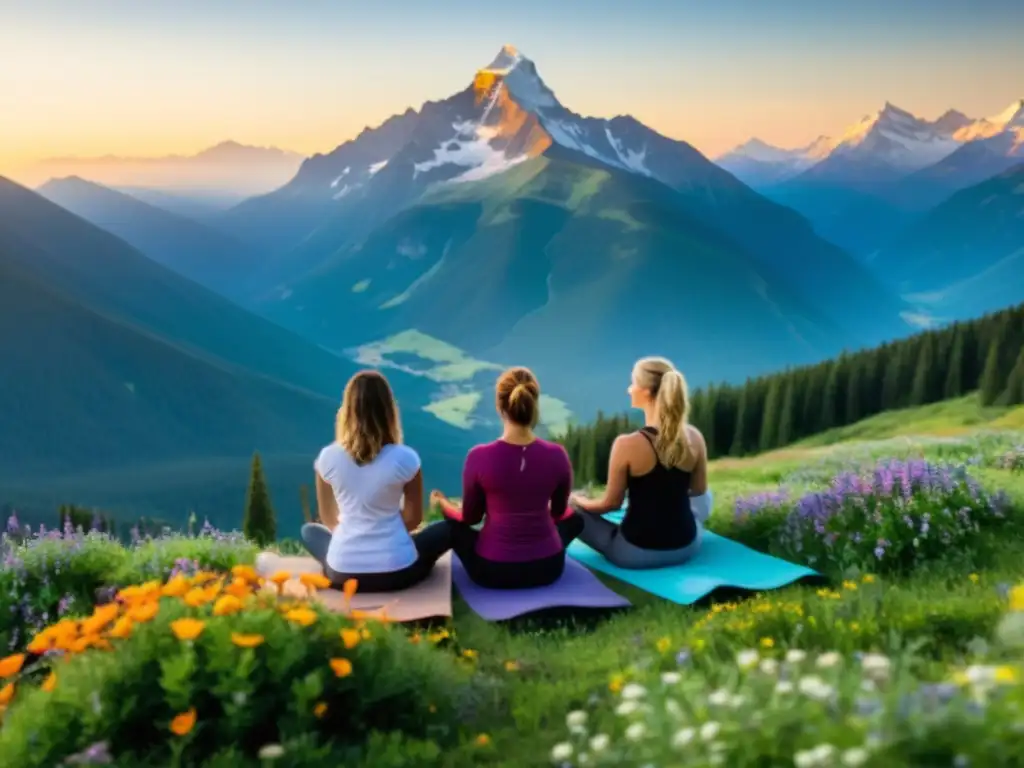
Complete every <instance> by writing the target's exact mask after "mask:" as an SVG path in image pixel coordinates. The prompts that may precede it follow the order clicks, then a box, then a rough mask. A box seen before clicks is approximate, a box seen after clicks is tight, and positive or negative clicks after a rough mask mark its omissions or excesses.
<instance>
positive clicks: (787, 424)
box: [775, 374, 797, 447]
mask: <svg viewBox="0 0 1024 768" xmlns="http://www.w3.org/2000/svg"><path fill="white" fill-rule="evenodd" d="M796 387H797V377H796V375H795V374H790V375H789V376H787V377H786V388H785V390H784V391H783V393H782V409H781V410H780V411H779V426H778V432H777V433H776V440H775V443H776V445H778V446H780V447H781V446H785V445H789V444H790V443H791V442H793V436H794V433H795V431H796V430H795V424H794V419H795V417H796Z"/></svg>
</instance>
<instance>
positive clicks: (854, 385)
mask: <svg viewBox="0 0 1024 768" xmlns="http://www.w3.org/2000/svg"><path fill="white" fill-rule="evenodd" d="M863 371H864V368H863V364H862V363H861V362H860V361H859V360H854V361H853V365H852V367H851V370H850V380H849V381H848V382H847V385H846V402H845V403H844V409H843V423H844V424H853V423H855V422H857V421H860V420H861V419H862V418H863V416H864V413H863V411H862V409H861V394H862V389H863V387H864V379H863V376H864V373H863Z"/></svg>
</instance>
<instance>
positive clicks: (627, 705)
mask: <svg viewBox="0 0 1024 768" xmlns="http://www.w3.org/2000/svg"><path fill="white" fill-rule="evenodd" d="M638 709H640V702H638V701H634V700H632V699H628V700H626V701H623V702H621V703H620V704H619V705H618V706H617V707H616V708H615V714H616V715H619V717H628V716H629V715H632V714H633V713H634V712H636V711H637V710H638Z"/></svg>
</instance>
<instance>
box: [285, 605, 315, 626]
mask: <svg viewBox="0 0 1024 768" xmlns="http://www.w3.org/2000/svg"><path fill="white" fill-rule="evenodd" d="M284 617H285V618H286V619H288V621H290V622H293V623H294V624H299V625H301V626H303V627H308V626H309V625H310V624H312V623H313V622H315V621H316V611H313V610H311V609H309V608H292V609H291V610H290V611H288V613H286V614H285V615H284Z"/></svg>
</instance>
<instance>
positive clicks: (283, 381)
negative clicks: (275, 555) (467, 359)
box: [0, 179, 476, 524]
mask: <svg viewBox="0 0 1024 768" xmlns="http://www.w3.org/2000/svg"><path fill="white" fill-rule="evenodd" d="M0 359H2V360H3V361H4V365H3V366H2V371H0V394H2V396H3V398H4V402H5V404H6V407H5V408H4V409H3V412H2V416H0V497H4V498H5V502H14V503H15V504H17V503H19V501H20V500H22V499H21V496H20V495H19V494H20V493H22V491H24V492H28V491H31V490H32V489H33V488H34V489H35V490H36V491H38V490H39V489H40V488H41V487H43V486H49V485H51V483H52V484H54V485H59V484H63V485H62V487H64V488H65V492H66V493H67V494H70V496H68V498H79V496H78V495H77V494H78V493H82V495H83V498H82V502H83V503H98V504H103V505H106V506H108V508H116V507H117V505H118V503H119V502H123V501H124V500H123V499H122V498H121V497H119V487H120V486H121V485H124V486H130V484H131V479H132V477H134V476H135V475H137V474H138V475H145V474H146V473H152V472H157V471H158V470H159V468H160V467H168V466H170V467H179V469H178V470H175V471H174V472H173V473H167V474H170V475H171V476H172V482H173V483H175V484H176V485H177V487H178V493H177V494H176V495H175V496H174V503H175V504H178V505H180V506H177V507H176V508H173V509H167V508H165V509H164V510H162V511H163V512H164V513H166V515H168V516H170V515H173V516H175V517H180V516H181V515H183V514H184V512H185V511H186V510H185V505H186V504H187V505H190V506H192V507H194V508H196V510H197V512H199V513H201V514H209V515H210V517H211V519H222V520H223V519H226V520H230V521H231V524H237V512H236V510H221V509H217V508H215V507H214V505H213V504H212V503H211V501H210V498H209V496H208V495H206V493H207V492H206V485H207V482H208V480H209V478H207V477H204V478H203V481H202V482H191V479H190V478H189V476H188V475H187V474H185V473H184V471H183V470H181V469H180V467H181V466H184V465H189V464H192V465H196V464H202V463H203V461H204V460H205V461H211V462H223V461H225V460H226V459H232V458H234V459H236V460H237V462H236V463H237V465H238V473H237V476H234V477H232V478H230V479H226V478H219V483H220V484H221V485H227V486H229V487H231V488H233V493H234V494H235V497H236V498H237V499H238V503H239V504H240V503H241V498H242V495H243V494H244V487H245V483H246V480H247V478H246V474H245V463H246V462H247V460H248V457H249V456H250V455H251V453H252V451H254V450H262V451H263V452H264V453H266V454H274V455H298V456H300V457H303V458H302V461H301V462H299V463H298V464H295V463H294V462H293V463H291V464H289V465H288V468H289V472H286V473H284V474H282V473H281V471H280V470H281V465H280V464H279V463H276V462H275V459H274V458H273V456H271V457H270V458H269V459H268V462H267V463H268V466H269V469H270V471H271V472H273V473H276V475H275V476H276V477H277V478H278V479H279V480H280V481H281V482H282V483H283V484H284V487H279V488H278V489H277V491H278V493H279V494H281V495H280V496H279V497H278V498H279V501H280V502H281V504H282V507H283V508H284V509H286V510H290V511H292V512H293V514H294V516H293V517H292V522H295V520H296V519H297V498H298V497H297V486H298V484H300V483H308V482H309V478H310V467H311V464H310V463H309V462H310V460H311V458H310V457H312V456H313V455H314V454H315V451H316V450H317V448H318V446H320V445H321V444H323V443H326V442H328V441H329V440H330V439H331V436H332V434H333V425H334V414H335V411H336V410H337V406H338V403H339V400H340V395H341V391H342V388H343V386H344V383H345V381H346V379H347V378H348V377H349V376H350V375H351V374H352V373H353V372H354V371H355V370H356V369H357V366H356V364H355V363H353V362H351V361H349V360H345V359H343V358H342V357H339V356H337V355H333V354H331V353H329V352H327V351H326V350H324V349H323V348H321V347H319V346H317V345H315V344H313V343H311V342H309V341H306V340H304V339H302V338H300V337H299V336H296V335H295V334H293V333H291V332H289V331H286V330H284V329H282V328H279V327H278V326H275V325H273V324H272V323H270V322H269V321H267V320H265V319H263V318H260V317H258V316H256V315H254V314H251V313H249V312H247V311H246V310H244V309H242V308H240V307H238V306H237V305H235V304H232V303H231V302H229V301H228V300H226V299H224V298H222V297H220V296H218V295H217V294H215V293H213V292H211V291H208V290H206V289H205V288H202V287H201V286H199V285H198V284H196V283H193V282H191V281H189V280H187V279H186V278H184V277H181V276H179V275H178V274H176V273H174V272H172V271H170V270H169V269H166V268H165V267H163V266H161V265H159V264H157V263H155V262H154V261H151V260H150V259H148V258H146V257H145V256H143V254H142V253H140V252H139V251H137V250H135V249H134V248H132V247H131V246H129V245H128V244H126V243H125V242H123V241H122V240H120V239H118V238H116V237H114V236H113V235H111V234H109V233H108V232H105V231H103V230H101V229H99V228H97V227H95V226H93V225H92V224H89V223H88V222H86V221H84V220H83V219H81V218H79V217H77V216H75V215H72V214H71V213H69V212H67V211H65V210H64V209H63V208H61V207H59V206H57V205H55V204H53V203H51V202H49V201H47V200H45V199H44V198H43V197H41V196H40V195H38V194H36V193H33V192H30V191H29V190H27V189H25V188H23V187H20V186H18V185H16V184H14V183H12V182H9V181H7V180H5V179H0ZM394 378H395V384H396V387H397V388H399V389H400V391H401V392H402V403H403V405H404V406H405V409H404V413H403V417H404V423H405V426H406V432H407V435H408V438H409V440H410V441H412V442H414V443H415V444H416V445H417V447H418V448H419V449H420V451H421V453H422V454H423V456H424V466H425V471H426V473H427V474H428V475H430V476H431V479H430V480H428V482H431V483H437V484H445V485H448V487H449V488H452V489H453V490H454V489H455V488H456V487H457V478H458V476H459V468H460V466H461V460H462V456H463V454H464V451H465V449H466V448H467V447H468V445H471V444H472V442H473V441H474V439H476V436H474V435H473V434H472V433H471V432H468V431H466V430H459V429H455V428H453V427H450V426H448V425H446V424H444V423H443V422H441V421H439V420H438V419H437V418H436V417H435V416H433V415H431V414H429V413H426V412H424V411H423V410H422V407H423V406H425V405H427V404H429V398H430V390H429V388H428V387H426V386H424V383H423V381H422V380H421V379H419V378H417V377H411V376H403V374H401V373H400V372H395V374H394ZM97 472H100V473H102V472H106V473H107V477H108V479H109V480H110V482H109V483H108V484H107V485H106V487H105V490H104V491H103V492H102V493H101V494H100V495H98V496H97V495H95V494H94V495H93V496H89V493H91V491H90V489H89V488H88V487H86V486H82V485H77V484H76V483H75V482H74V478H76V477H80V476H87V475H88V474H90V473H97ZM118 477H119V478H120V480H116V478H118ZM68 478H71V481H69V480H68ZM11 489H16V490H15V491H12V490H11ZM17 489H21V490H17ZM26 489H27V490H26ZM165 496H166V494H165ZM167 503H168V504H169V503H171V502H167ZM143 512H145V513H150V514H151V513H152V510H149V509H147V510H142V509H136V510H134V514H140V513H143ZM225 515H226V517H225Z"/></svg>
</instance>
